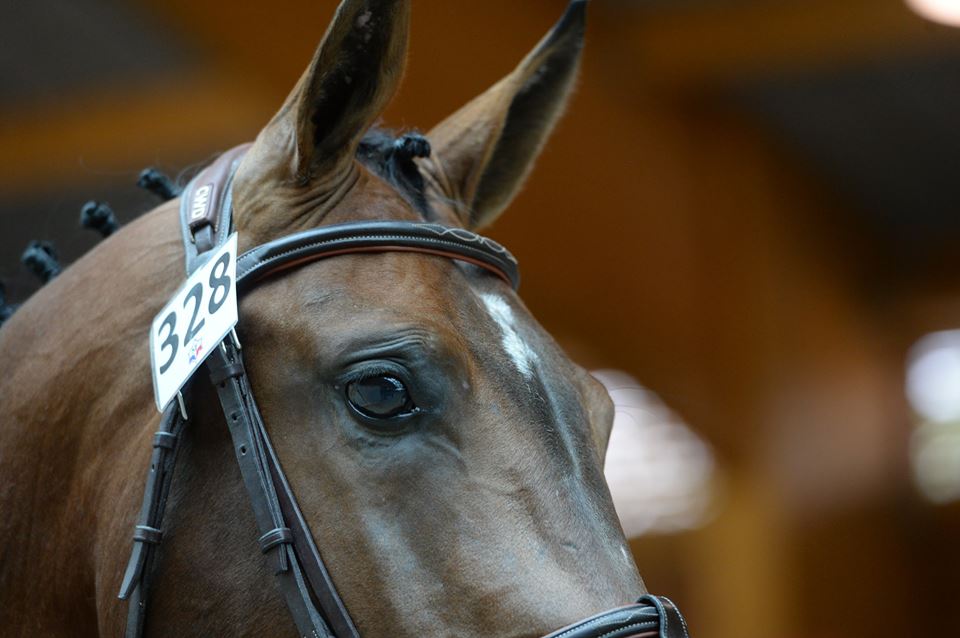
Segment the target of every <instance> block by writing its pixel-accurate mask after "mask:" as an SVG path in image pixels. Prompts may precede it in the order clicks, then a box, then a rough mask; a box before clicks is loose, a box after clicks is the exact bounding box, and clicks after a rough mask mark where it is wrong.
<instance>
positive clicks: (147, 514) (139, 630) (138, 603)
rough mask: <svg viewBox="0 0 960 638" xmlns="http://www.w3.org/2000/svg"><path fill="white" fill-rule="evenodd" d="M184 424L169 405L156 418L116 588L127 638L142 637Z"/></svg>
mask: <svg viewBox="0 0 960 638" xmlns="http://www.w3.org/2000/svg"><path fill="white" fill-rule="evenodd" d="M186 425H187V421H186V420H184V419H183V417H182V416H181V414H180V409H179V406H178V405H176V404H172V405H170V406H169V407H168V408H167V409H166V410H165V411H164V413H163V416H162V417H161V419H160V429H159V431H158V432H157V433H156V434H155V435H154V438H153V454H151V456H150V469H149V470H148V471H147V482H146V487H145V488H144V493H143V505H142V506H141V507H140V515H139V517H138V518H137V525H136V527H135V528H134V534H133V550H132V551H131V553H130V560H129V561H128V562H127V569H126V572H125V573H124V575H123V582H122V584H121V585H120V598H121V599H123V600H127V601H129V604H128V610H127V628H126V633H125V636H126V637H127V638H138V637H139V636H142V635H143V627H144V622H145V620H146V615H147V594H148V593H149V585H150V577H151V576H152V573H153V564H154V562H155V560H156V555H157V550H158V549H159V545H160V543H161V541H162V539H163V532H162V531H161V530H162V528H163V514H164V511H165V510H166V505H167V496H168V495H169V493H170V485H171V484H172V483H173V470H174V465H175V464H176V460H177V451H178V448H179V446H178V442H179V441H180V438H181V436H182V434H183V431H184V428H185V427H186Z"/></svg>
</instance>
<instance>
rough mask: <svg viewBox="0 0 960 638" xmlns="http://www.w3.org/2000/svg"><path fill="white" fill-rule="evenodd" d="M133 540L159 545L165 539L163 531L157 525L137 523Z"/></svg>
mask: <svg viewBox="0 0 960 638" xmlns="http://www.w3.org/2000/svg"><path fill="white" fill-rule="evenodd" d="M133 540H135V541H136V542H138V543H147V544H149V545H159V544H160V541H162V540H163V532H162V531H160V530H158V529H157V528H155V527H148V526H147V525H137V527H136V529H135V530H134V532H133Z"/></svg>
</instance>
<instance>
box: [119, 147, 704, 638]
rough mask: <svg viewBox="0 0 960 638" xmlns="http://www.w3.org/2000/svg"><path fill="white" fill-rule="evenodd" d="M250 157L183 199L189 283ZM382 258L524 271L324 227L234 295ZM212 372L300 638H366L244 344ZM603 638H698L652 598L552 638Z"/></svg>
mask: <svg viewBox="0 0 960 638" xmlns="http://www.w3.org/2000/svg"><path fill="white" fill-rule="evenodd" d="M247 148H248V147H246V146H244V147H238V148H236V149H233V150H232V151H228V152H227V153H225V154H224V155H223V156H221V157H220V158H218V159H217V160H215V161H214V162H213V163H212V164H211V165H210V166H209V167H208V168H207V169H205V170H204V171H202V172H201V173H200V174H199V175H197V177H195V178H194V179H193V180H192V181H191V182H190V184H189V185H188V186H187V188H186V189H185V190H184V193H183V196H182V197H183V198H182V200H181V206H180V215H181V227H182V229H183V239H184V248H185V253H186V269H187V273H188V275H189V274H191V273H192V272H194V271H195V270H196V269H197V268H199V267H200V266H202V265H203V264H204V263H205V261H206V258H207V257H208V255H209V254H211V253H212V251H213V250H214V249H215V248H218V247H220V246H221V245H223V244H224V243H225V242H226V240H227V239H228V238H229V236H230V233H231V231H232V209H233V206H232V201H231V197H232V195H231V188H230V186H231V183H232V179H233V175H234V174H235V172H236V169H237V167H238V166H239V163H240V161H241V160H242V158H243V155H244V153H245V152H246V149H247ZM385 252H412V253H418V254H423V255H431V256H437V257H442V258H446V259H454V260H458V261H463V262H467V263H470V264H473V265H475V266H478V267H480V268H482V269H485V270H487V271H489V272H491V273H493V274H495V275H496V276H498V277H500V278H501V279H503V280H504V281H505V282H507V283H508V284H510V285H511V286H512V287H514V288H516V287H517V286H518V285H519V283H520V275H519V268H518V266H517V261H516V259H514V257H513V255H511V254H510V252H509V251H507V249H506V248H504V247H503V246H501V245H500V244H498V243H497V242H495V241H493V240H491V239H488V238H485V237H481V236H480V235H477V234H475V233H472V232H470V231H467V230H464V229H459V228H448V227H445V226H440V225H437V224H429V223H414V222H400V221H372V222H355V223H350V224H340V225H330V226H323V227H320V228H316V229H313V230H310V231H306V232H302V233H298V234H296V235H291V236H288V237H284V238H281V239H278V240H275V241H272V242H269V243H267V244H264V245H262V246H259V247H257V248H254V249H253V250H250V251H248V252H247V253H245V254H243V255H242V256H240V257H239V259H238V261H237V291H238V294H243V293H245V292H248V291H249V290H250V289H251V288H253V286H254V285H256V284H257V283H259V282H261V281H263V280H264V279H266V278H268V277H271V276H274V275H277V274H279V273H282V272H284V271H286V270H290V269H292V268H298V267H300V266H303V265H305V264H307V263H311V262H315V261H318V260H321V259H328V258H331V257H336V256H341V255H348V254H364V253H385ZM205 365H206V368H207V370H208V372H209V374H210V380H211V382H212V383H213V385H214V387H215V389H216V392H217V396H218V397H219V400H220V404H221V407H222V408H223V413H224V418H225V420H226V422H227V426H228V430H229V432H230V435H231V438H232V441H233V446H234V452H235V456H236V458H237V463H238V465H239V468H240V473H241V476H242V478H243V482H244V486H245V487H246V490H247V493H248V495H249V497H250V504H251V506H252V508H253V513H254V518H255V519H256V522H257V527H258V528H259V544H260V549H261V551H262V552H263V553H264V554H265V555H266V556H268V560H269V563H270V565H271V566H272V568H273V571H274V573H275V575H276V579H277V583H278V586H279V588H280V591H281V593H282V594H283V596H284V599H285V601H286V604H287V607H288V608H289V610H290V613H291V616H292V617H293V621H294V623H295V624H296V626H297V630H298V632H299V633H300V635H301V636H303V637H304V638H359V633H358V631H357V629H356V627H355V626H354V624H353V620H352V619H351V618H350V614H349V612H348V611H347V609H346V606H345V605H344V604H343V601H342V600H341V599H340V597H339V595H338V594H337V590H336V587H335V586H334V583H333V580H332V578H331V577H330V574H329V572H328V571H327V569H326V566H325V565H324V562H323V559H322V557H321V555H320V552H319V551H318V549H317V546H316V543H315V541H314V539H313V535H312V534H311V532H310V529H309V526H308V525H307V522H306V519H305V518H304V516H303V513H302V512H301V511H300V507H299V506H298V504H297V500H296V498H295V496H294V494H293V490H292V489H291V487H290V484H289V482H288V481H287V478H286V476H285V474H284V472H283V469H282V467H281V465H280V462H279V459H278V458H277V454H276V452H275V450H274V449H273V446H272V444H271V441H270V437H269V435H268V433H267V430H266V427H265V426H264V423H263V418H262V417H261V415H260V412H259V410H258V408H257V405H256V401H255V400H254V398H253V391H252V389H251V386H250V381H249V379H248V377H247V373H246V367H245V366H244V363H243V356H242V352H241V349H240V343H239V341H237V340H236V336H235V333H234V337H233V338H228V339H226V340H224V342H223V343H222V344H220V346H219V347H218V348H216V349H215V350H214V351H213V352H212V353H211V354H210V356H209V358H208V359H207V361H206V364H205ZM189 385H190V384H188V387H187V389H185V392H186V391H187V390H188V389H189ZM185 416H186V415H182V414H181V411H180V410H179V409H178V408H177V406H176V404H174V405H173V406H170V407H168V408H167V410H166V411H165V413H164V416H163V419H162V420H161V431H160V432H159V433H158V434H157V435H156V436H155V437H154V454H153V456H152V458H151V470H150V473H149V474H148V478H147V485H146V489H145V492H144V503H143V507H142V508H141V513H140V517H139V518H138V524H137V527H136V531H135V534H134V547H133V552H132V554H131V557H130V562H129V564H128V566H127V571H126V573H125V575H124V579H123V585H122V587H121V592H120V597H121V598H123V599H129V601H130V607H129V612H128V620H127V628H126V633H125V636H126V638H141V636H142V635H143V632H144V627H145V619H146V610H147V606H146V601H147V594H148V592H149V589H150V581H151V577H152V573H153V569H152V565H153V562H154V561H155V558H156V550H157V548H158V546H159V543H160V541H161V539H162V532H161V529H162V527H161V526H162V522H163V513H164V509H165V506H166V498H167V494H168V493H169V490H170V484H171V482H172V477H173V465H174V462H175V460H176V450H177V442H178V441H179V438H180V434H181V432H182V430H183V428H184V427H185V425H186V422H187V421H186V418H185ZM600 637H602V638H689V636H688V634H687V629H686V624H685V623H684V621H683V617H682V616H681V615H680V613H679V611H677V609H676V607H675V606H674V605H673V603H672V602H670V601H669V600H668V599H666V598H658V597H655V596H644V597H643V598H641V599H640V600H639V601H638V602H637V603H636V604H634V605H631V606H629V607H623V608H619V609H614V610H611V611H608V612H605V613H603V614H599V615H597V616H594V617H592V618H588V619H586V620H584V621H580V622H578V623H575V624H573V625H571V626H569V627H567V628H565V629H561V630H559V631H556V632H554V633H552V634H550V635H549V636H547V637H546V638H600Z"/></svg>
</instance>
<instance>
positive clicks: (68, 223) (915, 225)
mask: <svg viewBox="0 0 960 638" xmlns="http://www.w3.org/2000/svg"><path fill="white" fill-rule="evenodd" d="M564 4H565V2H564V1H563V0H523V1H518V0H482V1H481V0H476V1H474V0H470V1H467V0H457V1H456V2H451V1H446V0H419V1H418V2H416V3H415V6H414V11H415V14H414V26H413V37H412V45H411V46H412V49H411V56H410V63H409V66H408V73H407V78H406V83H405V85H404V88H403V89H402V92H401V94H400V95H399V97H398V98H397V99H396V100H395V102H394V104H393V105H392V107H391V108H390V110H389V112H388V114H387V116H386V118H385V123H386V124H387V125H388V126H392V127H396V128H420V129H422V130H428V129H429V128H430V127H431V126H432V125H433V124H434V123H436V122H438V121H439V120H440V119H441V118H442V117H443V116H445V115H446V114H448V113H449V112H451V111H452V110H454V109H455V108H457V107H458V106H459V105H461V104H462V103H464V102H465V101H467V100H468V99H469V98H471V97H472V96H473V95H475V94H477V93H479V92H480V91H481V90H483V89H485V88H486V87H487V86H488V85H490V84H492V83H493V82H494V81H495V80H497V79H498V78H499V77H500V76H502V75H503V74H505V73H506V72H507V71H509V70H510V69H511V68H512V67H513V66H514V65H515V64H516V63H517V62H518V61H519V59H520V58H521V57H522V56H523V55H524V54H525V53H526V52H527V51H528V50H529V49H530V48H531V47H532V46H533V44H534V43H535V42H536V41H537V40H538V39H539V38H540V37H541V36H542V35H543V33H545V32H546V30H547V29H548V28H549V27H550V25H551V24H552V23H553V21H554V20H555V19H556V18H557V17H558V16H559V15H560V13H561V11H562V9H563V6H564ZM334 6H335V2H334V1H333V0H323V1H316V2H308V1H306V0H271V1H270V2H227V1H225V0H163V1H161V0H139V1H137V2H120V1H119V0H117V1H111V0H83V1H81V0H30V1H29V2H28V1H26V0H14V1H13V2H8V3H5V4H4V6H3V8H2V9H0V18H2V19H0V246H2V251H0V256H2V261H0V276H2V277H3V278H4V279H5V280H6V282H7V285H8V289H9V293H10V297H11V298H12V300H13V301H17V302H20V301H23V300H24V299H26V298H27V297H28V296H29V294H30V293H31V291H32V290H33V289H34V288H35V286H36V284H35V282H34V281H33V280H32V279H31V277H30V276H29V275H28V274H27V273H26V272H25V271H24V270H23V268H22V267H21V266H19V265H18V258H19V255H20V253H21V251H22V250H23V247H24V246H25V244H26V243H27V241H28V240H30V239H36V238H42V239H51V240H54V241H55V242H56V244H57V246H58V248H59V250H60V253H61V256H62V258H63V260H64V261H65V262H69V261H71V260H72V259H75V258H76V257H77V256H78V255H80V254H82V253H83V252H84V251H85V250H87V249H89V248H90V247H91V246H92V245H93V244H94V243H95V237H94V235H93V234H92V233H90V232H89V231H80V230H79V229H78V228H77V219H78V216H79V209H80V206H81V205H82V204H83V203H84V202H85V201H87V200H88V199H100V200H105V201H108V202H109V203H110V204H111V205H112V206H113V207H114V208H115V209H116V210H117V212H118V214H119V216H120V218H121V221H128V220H130V219H132V218H134V217H135V216H137V215H138V214H140V213H142V212H144V211H145V210H148V209H149V208H151V207H152V206H153V205H154V204H155V200H154V199H153V198H152V196H150V195H149V194H147V193H144V192H142V191H140V190H138V189H137V188H136V187H135V186H134V183H135V181H136V178H137V175H138V173H139V170H140V169H141V168H143V167H145V166H147V165H151V166H157V167H159V168H162V169H164V170H166V171H168V172H169V173H171V174H177V173H179V172H180V171H181V170H183V169H184V168H185V167H188V166H190V165H194V164H196V163H197V162H201V161H203V160H204V159H206V158H209V157H211V155H212V154H213V153H214V152H215V151H219V150H224V149H226V148H228V147H231V146H233V145H235V144H237V143H240V142H243V141H246V140H249V139H251V138H252V137H253V136H254V135H255V134H256V132H257V131H258V130H259V128H260V126H261V125H262V124H264V123H265V122H266V121H267V120H268V119H269V118H270V117H271V115H272V114H273V112H274V110H275V109H276V108H277V107H278V106H279V104H280V102H281V100H282V99H283V97H284V96H285V95H286V92H287V91H288V90H289V88H290V87H291V86H292V85H293V83H294V82H295V81H296V79H297V77H298V76H299V74H300V72H301V71H302V69H303V68H304V66H305V64H306V62H307V60H308V59H309V57H310V55H311V53H312V51H313V49H314V47H315V46H316V44H317V42H318V41H319V39H320V38H321V36H322V34H323V32H324V30H325V27H326V24H327V22H328V20H329V18H330V16H331V15H332V12H333V9H334ZM590 13H591V15H590V28H589V41H588V45H587V49H586V56H585V62H584V65H583V71H582V81H581V83H580V87H579V90H578V91H577V94H576V95H575V97H574V99H573V101H572V103H571V106H570V110H569V113H568V115H567V117H566V118H565V119H564V120H563V122H562V124H561V125H560V127H559V129H558V132H557V134H556V136H555V138H554V139H553V141H552V143H551V144H550V145H549V147H548V148H547V150H546V152H545V153H544V155H543V157H542V159H541V161H540V163H539V166H538V168H537V170H536V172H535V173H534V175H533V177H532V178H531V180H530V182H529V184H528V186H527V188H526V189H525V191H524V193H523V194H522V195H521V196H520V198H519V199H518V200H517V202H516V203H515V204H514V205H513V207H512V209H511V210H510V211H509V212H508V214H507V215H506V216H505V217H504V218H503V219H502V221H500V222H498V223H497V224H496V226H495V227H494V228H493V230H492V232H491V234H492V235H493V236H494V237H496V238H498V239H500V240H502V241H503V242H504V243H506V244H507V245H509V246H510V247H511V249H512V250H513V251H514V252H515V253H516V254H517V255H518V256H519V258H520V260H521V263H522V264H523V266H524V278H525V279H524V284H523V290H522V293H523V298H524V299H525V301H526V303H527V304H528V305H529V306H530V307H531V309H532V310H533V312H534V313H535V315H536V316H537V317H538V318H539V319H540V320H541V322H542V323H543V324H544V325H545V326H546V327H547V328H548V329H549V330H550V331H551V332H553V334H555V335H556V336H557V337H558V339H559V340H560V341H561V342H562V343H563V344H564V345H565V346H566V347H567V348H568V350H569V351H570V352H571V353H572V354H573V355H574V356H575V357H576V358H578V359H579V360H580V361H581V362H582V363H584V364H585V365H588V366H592V367H608V368H614V369H619V370H622V371H625V372H627V373H629V374H631V375H633V376H634V377H635V378H637V379H638V380H639V381H640V382H642V383H643V384H644V385H645V386H647V387H648V388H650V389H651V390H653V391H654V392H656V393H657V394H658V395H659V396H660V397H661V399H662V400H663V401H664V402H665V403H666V404H667V405H668V406H670V408H671V409H672V410H673V411H674V412H675V414H676V415H678V417H677V419H678V420H679V419H682V421H683V422H684V423H686V425H687V426H688V427H689V428H690V429H691V430H692V431H693V432H695V433H696V435H697V436H698V437H700V439H701V440H702V441H704V442H705V444H706V445H707V446H709V449H710V450H711V454H712V459H713V462H712V463H713V464H712V466H711V467H712V468H713V472H712V475H711V478H710V479H709V486H707V488H706V489H708V491H709V505H708V506H707V507H706V508H705V509H702V510H701V511H699V512H698V513H697V515H696V516H691V517H689V518H688V520H687V524H686V525H685V526H679V527H675V528H674V529H673V531H670V532H668V531H665V530H663V529H659V530H658V529H653V528H652V529H650V530H648V531H647V533H640V534H637V535H636V537H635V538H634V539H633V540H632V546H633V548H634V550H635V553H636V556H637V560H638V563H639V565H640V569H641V572H642V573H643V575H644V577H645V579H646V581H647V584H648V586H649V588H650V589H651V590H652V591H655V592H657V593H665V594H668V595H670V596H671V597H673V598H674V599H675V600H677V602H678V603H679V604H680V605H681V607H682V608H683V609H684V610H685V611H686V613H687V614H688V616H689V621H690V623H691V625H692V626H693V628H694V629H695V635H696V636H701V637H704V638H783V637H801V636H806V637H817V638H839V637H851V638H853V637H861V636H862V637H864V638H866V637H871V638H884V637H888V636H889V637H891V638H892V637H894V636H904V635H913V636H917V635H929V636H934V635H936V636H947V635H958V633H960V605H957V604H956V596H957V592H958V591H960V543H958V541H957V539H958V538H960V506H958V504H957V498H958V497H960V443H958V440H960V435H958V428H960V425H958V420H960V409H956V406H957V403H958V401H960V399H958V396H960V383H958V384H954V385H951V383H950V380H951V379H953V380H957V378H958V375H960V373H958V372H957V366H958V365H960V364H957V363H956V362H957V360H960V354H957V352H958V350H957V348H956V342H957V340H956V339H955V336H956V335H955V333H946V334H940V335H939V336H935V337H934V338H932V339H930V338H927V339H926V340H925V341H921V340H922V339H924V337H925V335H928V334H930V333H933V332H937V331H943V330H948V329H955V328H960V250H958V247H960V210H958V203H957V202H958V201H960V197H958V196H960V180H958V176H960V173H958V171H960V163H958V157H960V31H958V30H956V29H951V28H949V27H946V26H939V25H935V24H933V23H932V22H927V21H924V20H922V19H920V18H919V17H917V16H916V15H915V14H913V13H912V12H911V11H910V10H909V9H908V8H907V7H906V6H905V4H904V2H903V0H755V1H749V0H683V1H681V0H659V1H652V0H647V1H643V0H632V1H631V0H619V1H617V0H594V2H593V3H592V6H591V8H590ZM79 310H80V309H78V312H79ZM145 330H146V327H145ZM918 342H920V343H921V345H920V346H919V349H918V348H916V347H914V346H915V344H917V343H918ZM944 344H946V345H944ZM951 344H953V345H951ZM931 352H932V353H933V354H934V355H936V356H939V357H940V359H938V360H937V361H939V362H940V363H939V364H937V363H936V361H935V362H934V363H933V364H930V363H929V361H926V363H924V357H925V356H926V355H927V354H929V353H931ZM950 353H952V354H950ZM951 357H953V358H952V359H951ZM951 361H953V364H951ZM954 364H956V365H954ZM912 365H921V366H926V367H925V368H923V367H922V368H918V369H917V370H919V372H916V374H914V373H910V374H908V372H909V371H910V370H911V366H912ZM938 365H939V367H938ZM951 365H954V367H951ZM931 366H933V367H932V368H931ZM924 370H926V371H927V372H926V373H924ZM931 370H932V371H933V372H931ZM931 375H932V376H931ZM951 375H953V376H951ZM908 377H909V378H911V379H913V381H914V382H915V383H914V386H911V387H912V390H911V392H912V393H911V395H910V397H911V398H913V402H912V403H911V402H910V401H909V400H908V396H907V393H906V392H905V388H906V380H907V379H908ZM931 379H932V380H931ZM938 393H939V394H938ZM923 397H927V399H928V400H927V403H924V400H925V399H924V398H923ZM930 397H933V398H932V399H931V398H930ZM930 401H933V402H934V403H935V404H936V405H939V406H941V408H942V407H943V406H944V405H945V406H947V408H946V409H940V410H939V411H936V410H934V411H933V412H931V411H929V410H926V409H925V407H924V406H925V405H928V404H929V402H930ZM937 401H939V403H937ZM950 406H953V411H951V409H950ZM647 452H648V453H653V454H656V450H654V451H653V452H650V451H649V450H648V451H647ZM683 463H684V460H683V458H682V457H678V458H677V459H676V465H675V467H673V469H672V470H671V471H673V472H674V473H676V474H678V475H680V476H683V475H684V473H685V472H693V471H696V468H691V467H686V466H684V465H683ZM635 489H636V490H637V492H638V493H641V492H643V491H644V490H647V491H648V493H650V494H652V495H651V496H650V497H649V498H648V502H650V503H653V505H651V507H656V506H660V507H664V508H667V509H669V508H671V507H673V508H677V507H679V508H682V507H683V503H677V502H675V501H671V502H663V503H660V504H659V505H657V504H656V503H655V501H656V498H657V493H656V486H654V487H653V488H651V486H650V485H644V484H637V485H636V486H635ZM650 490H653V491H652V492H650ZM661 497H662V498H664V499H675V498H676V495H674V494H670V493H667V494H666V495H665V496H662V495H661ZM681 527H686V528H687V529H681Z"/></svg>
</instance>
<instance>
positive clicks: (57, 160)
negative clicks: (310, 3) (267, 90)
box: [0, 71, 276, 195]
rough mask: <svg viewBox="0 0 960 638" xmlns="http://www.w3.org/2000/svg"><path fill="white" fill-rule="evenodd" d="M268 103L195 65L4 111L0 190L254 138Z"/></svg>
mask: <svg viewBox="0 0 960 638" xmlns="http://www.w3.org/2000/svg"><path fill="white" fill-rule="evenodd" d="M269 102H270V104H267V103H266V101H265V100H262V99H259V98H258V96H257V94H256V92H251V90H250V87H249V86H247V85H245V84H244V83H243V82H240V81H238V80H237V79H235V78H233V79H231V78H230V77H229V76H226V75H225V74H224V73H223V72H221V71H198V72H197V73H195V74H193V75H190V76H186V77H185V76H182V75H181V76H177V77H168V78H160V79H157V80H154V81H152V83H151V84H150V85H149V86H141V87H127V86H124V87H118V88H117V89H116V90H115V91H98V92H97V93H95V94H90V95H71V96H69V98H67V99H64V100H62V101H60V102H58V103H55V104H53V103H47V102H44V103H43V104H40V105H32V106H30V107H29V108H26V107H24V108H21V109H19V110H14V111H6V112H4V114H3V118H2V120H0V190H2V191H3V192H4V194H5V195H16V194H19V193H29V192H32V191H36V190H38V189H39V190H43V189H49V188H50V186H51V184H56V186H57V187H58V188H61V187H63V186H64V185H76V184H83V183H84V182H89V181H90V180H91V178H92V177H93V176H96V175H101V174H105V173H108V174H113V173H118V172H131V174H132V175H136V173H137V172H138V171H139V169H141V168H143V166H144V165H146V164H158V165H160V166H166V167H176V166H180V165H182V164H184V163H188V162H193V161H196V160H197V158H198V157H206V156H207V155H209V154H210V151H211V149H214V148H218V147H219V148H224V149H225V148H228V147H230V146H232V145H235V144H238V143H241V142H244V141H247V140H250V139H252V138H253V137H254V136H255V135H256V133H257V131H258V130H259V129H260V127H261V126H262V125H263V124H264V123H265V122H266V121H267V120H268V119H269V118H270V116H271V115H272V109H273V108H274V107H275V106H276V105H275V104H273V103H272V101H269ZM134 179H135V178H134Z"/></svg>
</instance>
